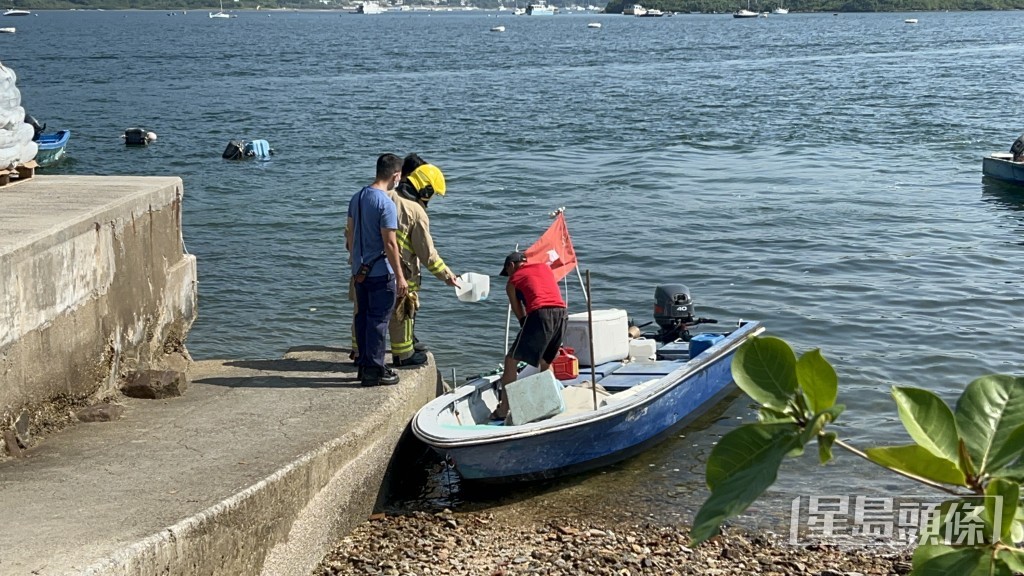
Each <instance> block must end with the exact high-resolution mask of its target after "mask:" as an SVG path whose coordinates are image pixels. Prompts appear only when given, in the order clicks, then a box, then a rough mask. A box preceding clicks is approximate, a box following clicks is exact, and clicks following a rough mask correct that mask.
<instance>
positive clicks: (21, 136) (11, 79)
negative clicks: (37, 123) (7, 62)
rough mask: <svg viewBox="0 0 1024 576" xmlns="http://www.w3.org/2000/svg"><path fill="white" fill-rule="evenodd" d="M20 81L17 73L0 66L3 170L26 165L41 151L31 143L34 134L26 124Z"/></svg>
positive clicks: (0, 132) (0, 133) (0, 164)
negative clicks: (19, 87) (18, 84)
mask: <svg viewBox="0 0 1024 576" xmlns="http://www.w3.org/2000/svg"><path fill="white" fill-rule="evenodd" d="M17 80H18V76H17V75H16V74H15V73H14V70H11V69H10V68H8V67H6V66H4V65H3V64H0V170H6V169H9V168H13V167H15V166H17V165H19V164H24V163H26V162H28V161H29V160H32V159H33V158H35V157H36V152H38V151H39V145H38V144H36V143H35V142H33V141H32V137H33V136H34V135H35V130H34V129H33V128H32V126H31V125H30V124H26V123H25V109H24V108H22V106H21V91H20V90H18V87H17V86H15V82H17Z"/></svg>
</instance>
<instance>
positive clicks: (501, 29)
mask: <svg viewBox="0 0 1024 576" xmlns="http://www.w3.org/2000/svg"><path fill="white" fill-rule="evenodd" d="M504 31H505V27H504V26H492V27H491V32H504Z"/></svg>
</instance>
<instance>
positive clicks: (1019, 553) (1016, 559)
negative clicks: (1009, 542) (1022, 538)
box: [997, 548, 1024, 572]
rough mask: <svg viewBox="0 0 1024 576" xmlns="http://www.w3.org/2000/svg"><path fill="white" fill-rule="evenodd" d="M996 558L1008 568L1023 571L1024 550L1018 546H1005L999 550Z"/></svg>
mask: <svg viewBox="0 0 1024 576" xmlns="http://www.w3.org/2000/svg"><path fill="white" fill-rule="evenodd" d="M997 558H999V560H1002V561H1003V563H1005V564H1006V566H1007V567H1009V568H1010V570H1013V571H1014V572H1024V550H1021V549H1020V548H1011V549H1009V550H1007V549H1006V548H1004V549H1002V550H1000V551H999V553H998V555H997Z"/></svg>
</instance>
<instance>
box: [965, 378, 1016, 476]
mask: <svg viewBox="0 0 1024 576" xmlns="http://www.w3.org/2000/svg"><path fill="white" fill-rule="evenodd" d="M956 425H957V428H958V429H959V430H960V435H961V436H963V439H964V442H965V443H966V444H967V450H968V452H969V453H970V455H971V459H972V460H973V461H974V464H975V466H977V467H978V474H979V475H981V474H984V473H986V472H988V471H989V466H990V462H991V461H992V460H993V456H995V455H996V454H997V453H999V449H1000V448H1002V446H1003V445H1004V444H1006V442H1007V440H1009V438H1010V435H1011V434H1013V432H1014V431H1015V430H1017V428H1018V427H1020V426H1021V425H1024V377H1015V376H1007V375H1002V374H993V375H989V376H982V377H981V378H978V379H977V380H975V381H973V382H971V383H970V384H968V385H967V389H966V390H964V393H963V394H962V395H961V396H960V400H958V401H957V403H956Z"/></svg>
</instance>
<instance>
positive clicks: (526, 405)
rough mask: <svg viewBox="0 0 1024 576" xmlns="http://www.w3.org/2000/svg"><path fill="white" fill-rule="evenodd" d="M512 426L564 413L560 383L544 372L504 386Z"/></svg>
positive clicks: (546, 371) (553, 376) (553, 375)
mask: <svg viewBox="0 0 1024 576" xmlns="http://www.w3.org/2000/svg"><path fill="white" fill-rule="evenodd" d="M505 393H506V394H508V409H509V410H508V411H509V415H510V416H512V424H529V423H530V422H536V421H537V420H543V419H545V418H550V417H552V416H554V415H556V414H561V413H562V412H564V411H565V399H564V398H562V383H561V382H559V381H558V380H557V379H556V378H555V374H554V372H552V371H551V370H545V371H543V372H541V373H539V374H534V375H533V376H527V377H526V378H522V379H520V380H516V381H515V382H510V383H508V384H506V385H505Z"/></svg>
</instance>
